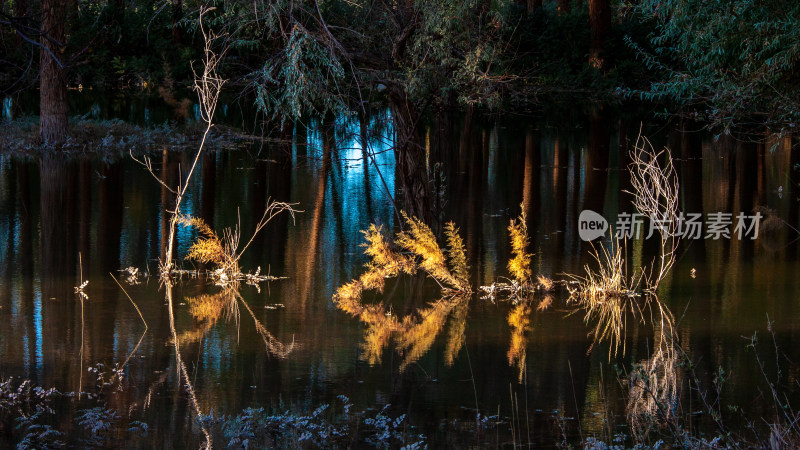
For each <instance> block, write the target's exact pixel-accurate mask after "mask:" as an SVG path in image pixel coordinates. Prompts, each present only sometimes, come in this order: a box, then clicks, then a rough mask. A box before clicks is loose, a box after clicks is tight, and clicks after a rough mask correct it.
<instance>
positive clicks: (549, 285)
mask: <svg viewBox="0 0 800 450" xmlns="http://www.w3.org/2000/svg"><path fill="white" fill-rule="evenodd" d="M536 281H537V282H538V283H539V289H541V290H542V291H544V292H551V291H552V290H553V289H555V287H556V284H555V282H553V280H552V279H550V278H548V277H546V276H544V275H537V276H536Z"/></svg>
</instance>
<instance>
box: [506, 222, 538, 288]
mask: <svg viewBox="0 0 800 450" xmlns="http://www.w3.org/2000/svg"><path fill="white" fill-rule="evenodd" d="M508 234H509V236H510V237H511V253H512V254H513V255H514V257H513V258H512V259H511V260H509V261H508V271H509V272H511V275H512V276H513V277H514V279H515V280H517V282H519V283H527V282H528V281H529V280H530V278H531V256H533V255H531V254H530V253H528V252H527V251H526V249H527V247H528V244H529V243H530V239H529V238H528V226H527V225H525V212H524V211H523V212H522V214H520V216H519V218H518V219H516V220H515V219H511V223H510V224H509V225H508Z"/></svg>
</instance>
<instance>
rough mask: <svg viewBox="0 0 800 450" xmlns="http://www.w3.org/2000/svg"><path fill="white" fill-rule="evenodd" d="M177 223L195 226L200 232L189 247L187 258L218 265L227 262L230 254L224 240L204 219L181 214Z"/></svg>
mask: <svg viewBox="0 0 800 450" xmlns="http://www.w3.org/2000/svg"><path fill="white" fill-rule="evenodd" d="M177 223H178V224H179V225H183V226H187V227H191V228H194V229H195V230H197V233H198V234H199V237H198V238H197V241H196V242H195V243H194V244H192V246H191V247H189V253H188V254H187V255H186V259H192V260H194V261H197V262H199V263H203V264H216V265H222V264H224V263H225V262H227V259H228V256H227V252H226V251H225V247H224V246H223V244H222V240H221V239H220V238H219V236H217V233H215V232H214V230H212V229H211V227H209V226H208V224H206V223H205V221H203V219H201V218H199V217H193V216H185V215H181V216H178V217H177Z"/></svg>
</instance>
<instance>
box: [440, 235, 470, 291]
mask: <svg viewBox="0 0 800 450" xmlns="http://www.w3.org/2000/svg"><path fill="white" fill-rule="evenodd" d="M444 235H445V237H446V238H447V248H448V250H447V256H448V257H449V258H450V267H452V268H453V275H454V276H455V278H456V280H458V282H459V284H461V285H464V286H468V285H469V267H468V266H467V252H466V250H464V240H463V239H461V235H459V234H458V228H456V225H455V224H454V223H453V222H447V224H446V225H445V226H444Z"/></svg>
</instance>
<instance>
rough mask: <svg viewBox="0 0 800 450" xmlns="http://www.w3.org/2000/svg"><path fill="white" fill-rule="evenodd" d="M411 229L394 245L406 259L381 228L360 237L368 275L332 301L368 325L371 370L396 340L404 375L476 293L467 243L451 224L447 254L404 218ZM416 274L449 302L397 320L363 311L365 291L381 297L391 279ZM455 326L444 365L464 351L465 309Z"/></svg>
mask: <svg viewBox="0 0 800 450" xmlns="http://www.w3.org/2000/svg"><path fill="white" fill-rule="evenodd" d="M403 217H404V219H405V221H406V224H407V229H406V231H402V232H400V233H398V234H397V236H396V238H395V241H394V244H395V245H396V246H397V247H399V248H400V249H403V250H406V251H407V252H408V253H407V254H404V253H401V252H400V251H398V250H395V248H393V247H394V246H392V243H391V241H390V240H389V239H387V238H386V236H384V234H383V232H382V229H381V227H379V226H376V225H370V227H369V228H368V229H367V230H364V231H362V233H363V234H364V237H365V240H366V243H364V244H362V246H364V247H365V248H366V250H365V251H364V253H365V254H366V255H367V256H369V258H370V260H369V262H368V263H367V264H365V267H366V269H367V270H366V271H365V272H364V273H363V274H361V276H359V278H357V279H355V280H352V281H350V282H349V283H346V284H343V285H342V286H340V287H339V289H337V291H336V293H335V294H334V296H333V301H334V304H335V305H336V307H337V308H339V309H340V310H342V311H344V312H346V313H348V314H350V315H352V316H355V317H358V318H359V320H360V321H361V322H363V323H364V324H365V330H364V341H363V343H362V345H361V348H362V355H361V359H362V360H365V361H368V362H369V363H370V364H375V363H379V362H380V360H381V355H382V353H383V349H384V348H386V346H388V344H389V341H390V340H392V338H394V340H395V342H396V343H397V346H398V348H400V349H401V350H402V352H403V355H404V358H403V363H402V364H401V366H400V369H401V370H404V369H405V368H406V367H408V365H409V364H411V363H413V362H414V361H416V360H417V359H418V358H419V357H421V356H422V355H423V354H424V353H425V352H427V351H428V350H429V349H430V347H431V345H433V342H434V341H435V339H436V336H438V334H439V333H440V332H441V330H442V329H443V328H444V325H445V323H446V322H447V318H448V317H449V316H450V314H451V312H452V311H453V309H454V308H456V307H457V306H458V305H462V306H463V305H465V304H466V302H467V300H466V298H467V297H468V295H469V294H470V293H471V292H472V291H471V288H470V284H469V272H468V267H467V257H466V252H465V250H464V243H463V241H462V239H461V237H460V236H459V234H458V229H457V228H456V227H455V225H454V224H453V223H452V222H451V223H448V224H447V225H446V226H445V228H444V235H445V238H446V240H447V245H448V248H447V252H446V253H445V251H443V250H442V248H441V247H440V246H439V243H438V242H437V240H436V236H435V235H434V234H433V232H432V231H431V229H430V228H429V227H428V226H427V225H425V224H424V223H422V221H420V220H419V219H417V218H414V217H409V216H408V215H406V214H405V213H403ZM418 269H422V270H423V271H425V272H426V273H427V274H428V275H429V276H430V277H431V278H433V279H434V280H435V281H436V282H437V283H438V284H439V285H440V286H441V287H442V290H443V293H444V294H445V296H444V297H443V298H441V299H439V300H438V301H436V302H434V303H432V304H430V305H429V307H428V308H425V309H417V310H416V312H415V313H414V314H411V315H408V316H406V317H405V318H403V319H402V320H399V319H398V318H397V317H396V316H394V315H393V314H392V313H391V312H387V310H386V307H385V305H383V304H377V305H364V304H363V303H362V299H361V298H362V295H363V293H364V291H365V290H376V291H378V292H383V289H384V287H385V284H386V279H387V278H392V277H396V276H398V275H400V274H401V273H405V274H408V275H413V274H415V273H416V272H417V270H418ZM458 311H460V312H459V313H458V314H456V316H457V317H454V318H453V320H452V321H451V327H450V333H449V335H448V344H447V348H446V350H445V353H446V354H445V360H446V364H447V365H450V364H452V362H453V360H454V359H455V356H456V355H457V354H458V352H459V351H460V350H461V348H462V346H463V343H464V340H463V334H464V329H465V327H466V325H465V320H466V311H467V310H466V308H460V309H458Z"/></svg>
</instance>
